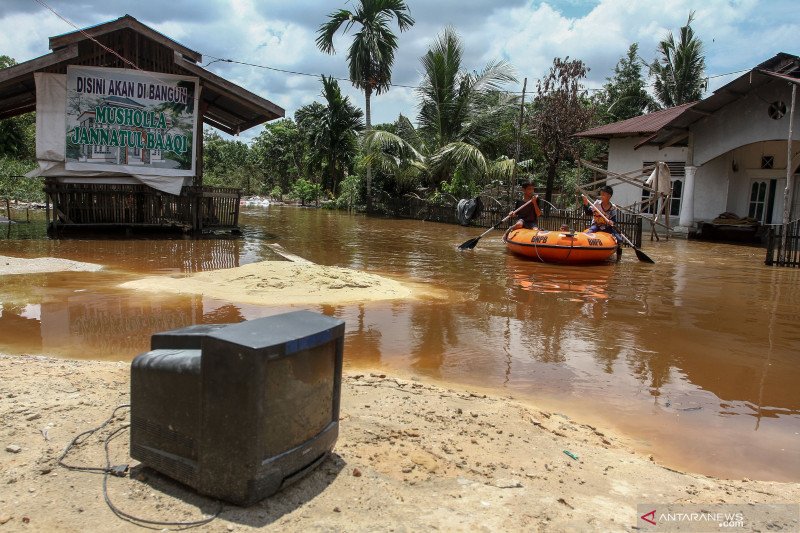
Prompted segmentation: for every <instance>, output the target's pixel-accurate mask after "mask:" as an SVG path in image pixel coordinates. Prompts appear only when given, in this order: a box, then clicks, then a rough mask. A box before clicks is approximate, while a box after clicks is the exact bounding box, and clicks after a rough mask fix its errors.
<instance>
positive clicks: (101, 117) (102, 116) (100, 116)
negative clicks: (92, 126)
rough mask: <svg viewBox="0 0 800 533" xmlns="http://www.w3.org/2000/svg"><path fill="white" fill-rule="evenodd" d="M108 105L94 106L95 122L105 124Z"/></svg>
mask: <svg viewBox="0 0 800 533" xmlns="http://www.w3.org/2000/svg"><path fill="white" fill-rule="evenodd" d="M108 111H109V109H108V107H105V106H102V107H95V108H94V121H95V123H97V124H107V123H108V115H109V113H108Z"/></svg>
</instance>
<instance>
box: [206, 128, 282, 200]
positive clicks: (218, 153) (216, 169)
mask: <svg viewBox="0 0 800 533" xmlns="http://www.w3.org/2000/svg"><path fill="white" fill-rule="evenodd" d="M255 174H256V172H255V166H254V165H253V161H252V158H251V156H250V148H249V147H248V146H247V145H246V144H245V143H243V142H241V141H228V140H225V139H223V138H222V137H221V136H220V135H219V134H218V133H216V132H214V131H211V130H205V131H204V132H203V181H204V182H205V183H206V184H208V185H215V186H217V187H235V188H238V189H242V191H243V192H244V194H253V193H254V192H266V191H263V190H262V188H261V187H259V185H260V184H259V183H258V181H257V180H255V179H254V176H255Z"/></svg>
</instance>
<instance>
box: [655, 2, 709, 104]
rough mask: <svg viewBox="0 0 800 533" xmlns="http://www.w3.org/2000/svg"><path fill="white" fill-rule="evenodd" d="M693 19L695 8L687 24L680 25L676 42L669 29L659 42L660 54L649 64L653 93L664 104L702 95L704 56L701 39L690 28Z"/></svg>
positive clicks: (691, 100)
mask: <svg viewBox="0 0 800 533" xmlns="http://www.w3.org/2000/svg"><path fill="white" fill-rule="evenodd" d="M693 20H694V11H693V12H691V13H689V19H688V20H687V21H686V26H683V27H682V28H681V33H680V40H679V41H678V42H677V43H676V42H675V38H674V36H673V35H672V32H670V34H669V35H668V36H667V38H666V39H664V40H662V41H661V42H660V43H658V53H659V54H660V55H661V57H660V58H659V59H657V60H656V61H654V62H653V64H652V65H650V75H651V76H653V77H654V78H655V85H654V90H655V93H656V97H657V98H658V100H659V101H660V102H661V104H663V105H664V106H665V107H673V106H676V105H681V104H685V103H688V102H693V101H695V100H699V99H700V98H701V97H702V96H703V90H704V87H705V79H704V75H703V74H704V71H705V68H706V64H705V56H704V55H703V43H702V42H701V41H700V40H699V39H698V38H697V37H696V36H695V34H694V31H693V30H692V21H693Z"/></svg>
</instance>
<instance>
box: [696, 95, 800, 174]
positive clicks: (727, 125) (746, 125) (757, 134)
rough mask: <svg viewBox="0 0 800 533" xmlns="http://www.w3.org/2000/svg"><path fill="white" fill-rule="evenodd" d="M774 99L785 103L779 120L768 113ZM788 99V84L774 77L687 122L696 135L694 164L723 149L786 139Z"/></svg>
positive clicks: (798, 123)
mask: <svg viewBox="0 0 800 533" xmlns="http://www.w3.org/2000/svg"><path fill="white" fill-rule="evenodd" d="M775 101H782V102H784V103H785V104H786V107H787V110H786V114H785V115H784V116H783V118H781V119H778V120H773V119H772V118H770V117H769V115H768V114H767V110H768V108H769V105H770V104H771V103H772V102H775ZM791 101H792V90H791V86H790V84H788V83H786V82H784V81H780V80H775V81H772V82H770V83H768V84H766V85H763V86H761V87H758V88H757V89H755V90H752V91H750V92H749V93H747V95H746V96H744V97H743V98H740V99H739V100H737V101H735V102H732V103H730V104H728V105H726V106H725V107H723V108H722V109H720V110H718V111H716V112H715V113H714V114H713V115H710V116H707V117H703V118H702V119H700V120H698V121H697V122H695V123H694V124H692V125H691V126H690V130H691V131H693V132H694V138H695V148H694V164H695V165H697V166H700V165H704V164H706V163H707V162H709V161H711V160H712V159H714V158H716V157H718V156H720V155H722V154H724V153H726V152H729V151H731V150H734V149H736V148H738V147H740V146H746V145H749V144H751V143H754V142H760V141H765V140H780V139H786V138H787V135H788V133H789V106H790V105H791ZM796 105H800V102H798V103H797V104H796ZM799 130H800V112H798V111H797V110H795V116H794V131H795V132H798V131H799ZM784 168H786V167H784Z"/></svg>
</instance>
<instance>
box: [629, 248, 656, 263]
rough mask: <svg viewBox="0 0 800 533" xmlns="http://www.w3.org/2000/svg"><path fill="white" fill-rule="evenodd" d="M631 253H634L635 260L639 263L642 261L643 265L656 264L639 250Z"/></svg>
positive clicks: (636, 249)
mask: <svg viewBox="0 0 800 533" xmlns="http://www.w3.org/2000/svg"><path fill="white" fill-rule="evenodd" d="M633 251H634V252H636V258H637V259H638V260H639V261H642V262H643V263H652V264H655V263H656V262H655V261H653V260H652V259H650V257H648V255H647V254H646V253H644V252H643V251H641V250H640V249H638V248H634V249H633Z"/></svg>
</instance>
